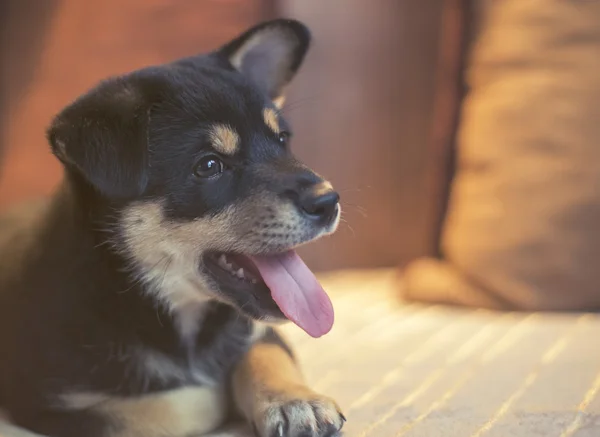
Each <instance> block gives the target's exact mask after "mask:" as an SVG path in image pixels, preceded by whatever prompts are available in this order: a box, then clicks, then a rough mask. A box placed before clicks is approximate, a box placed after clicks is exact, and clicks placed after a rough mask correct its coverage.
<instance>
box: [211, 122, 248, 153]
mask: <svg viewBox="0 0 600 437" xmlns="http://www.w3.org/2000/svg"><path fill="white" fill-rule="evenodd" d="M210 139H211V141H212V145H213V147H214V148H215V149H216V150H217V151H219V152H221V153H224V154H226V155H233V154H234V153H235V152H237V151H238V149H239V147H240V141H241V140H240V136H239V135H238V133H237V132H236V131H235V130H233V129H232V128H231V127H229V126H227V125H224V124H219V125H216V126H214V127H213V128H212V129H211V132H210Z"/></svg>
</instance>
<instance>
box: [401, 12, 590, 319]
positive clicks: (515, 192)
mask: <svg viewBox="0 0 600 437" xmlns="http://www.w3.org/2000/svg"><path fill="white" fill-rule="evenodd" d="M489 8H490V9H489V10H488V11H487V13H486V20H485V22H484V23H483V25H482V26H480V28H479V29H478V35H477V40H476V41H475V44H474V47H473V51H472V54H471V59H470V64H469V67H468V70H467V81H468V86H469V88H470V91H469V93H468V95H467V97H466V99H465V101H464V105H463V112H462V120H461V126H460V129H459V134H458V161H457V172H456V175H455V178H454V181H453V186H452V193H451V197H450V204H449V210H448V213H447V217H446V220H445V223H444V227H443V236H442V247H441V249H442V254H443V259H441V260H434V259H421V260H418V261H416V262H415V263H413V264H412V265H410V266H409V267H408V269H407V271H406V278H405V279H406V281H407V284H406V287H405V295H406V296H407V297H409V298H413V299H419V300H427V301H442V302H450V303H459V304H465V305H474V306H488V307H508V308H517V309H548V310H578V309H584V308H594V309H595V308H600V268H599V266H598V265H599V261H600V2H596V1H564V0H503V1H499V2H492V3H491V5H490V6H489Z"/></svg>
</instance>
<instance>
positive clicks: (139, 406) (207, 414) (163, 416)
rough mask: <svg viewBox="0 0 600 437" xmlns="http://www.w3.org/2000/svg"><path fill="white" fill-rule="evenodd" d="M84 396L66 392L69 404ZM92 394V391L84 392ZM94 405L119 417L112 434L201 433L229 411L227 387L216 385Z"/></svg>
mask: <svg viewBox="0 0 600 437" xmlns="http://www.w3.org/2000/svg"><path fill="white" fill-rule="evenodd" d="M97 396H101V395H97ZM69 397H70V399H69ZM81 397H82V396H81V394H78V395H67V396H63V398H64V400H66V401H68V402H67V405H73V406H75V405H77V404H79V403H80V399H79V398H81ZM90 397H91V395H90V394H84V396H83V398H90ZM90 408H91V410H93V411H95V412H97V413H98V414H100V415H102V416H104V417H107V418H109V419H111V420H114V421H115V425H117V426H115V431H114V432H113V433H111V434H110V437H139V436H145V437H159V436H160V437H164V436H166V435H169V436H171V435H172V436H191V435H201V434H204V433H207V432H210V431H213V430H214V429H215V428H217V427H218V426H219V425H221V424H222V423H223V421H224V419H225V415H226V411H227V408H226V396H225V393H224V390H222V389H221V388H214V387H212V388H211V387H185V388H181V389H177V390H170V391H166V392H160V393H158V394H152V395H146V396H141V397H131V398H118V397H110V398H106V399H105V400H104V401H103V402H101V403H99V404H97V405H94V406H91V407H90Z"/></svg>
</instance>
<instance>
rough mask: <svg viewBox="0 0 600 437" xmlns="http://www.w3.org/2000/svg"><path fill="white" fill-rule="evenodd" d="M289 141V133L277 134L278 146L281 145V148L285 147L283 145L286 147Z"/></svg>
mask: <svg viewBox="0 0 600 437" xmlns="http://www.w3.org/2000/svg"><path fill="white" fill-rule="evenodd" d="M289 140H290V133H289V132H286V131H282V132H280V133H279V144H281V145H282V146H285V145H287V143H288V141H289Z"/></svg>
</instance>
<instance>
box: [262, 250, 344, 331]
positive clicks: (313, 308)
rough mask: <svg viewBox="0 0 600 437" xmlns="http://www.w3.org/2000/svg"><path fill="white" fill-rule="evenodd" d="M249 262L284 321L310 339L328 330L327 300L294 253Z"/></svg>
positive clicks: (330, 309) (330, 317) (330, 319)
mask: <svg viewBox="0 0 600 437" xmlns="http://www.w3.org/2000/svg"><path fill="white" fill-rule="evenodd" d="M252 261H253V262H254V264H255V265H256V267H257V268H258V270H259V272H260V275H261V276H262V278H263V280H264V281H265V283H266V284H267V287H269V289H270V290H271V297H272V298H273V300H274V301H275V303H277V305H278V306H279V309H280V310H281V312H283V314H285V316H286V317H287V318H288V319H290V320H291V321H292V322H294V323H295V324H296V325H298V326H299V327H301V328H302V329H304V330H305V331H306V332H307V333H308V334H309V335H311V336H313V337H320V336H322V335H325V334H327V333H328V332H329V331H330V330H331V327H332V326H333V305H332V304H331V300H329V296H327V293H325V290H323V287H321V284H319V282H318V281H317V278H315V275H314V274H313V273H312V272H311V271H310V269H309V268H308V266H307V265H306V264H304V261H302V259H301V258H300V257H299V256H298V254H297V253H296V252H295V251H293V250H290V251H289V252H285V253H282V254H279V255H272V256H256V257H252Z"/></svg>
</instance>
